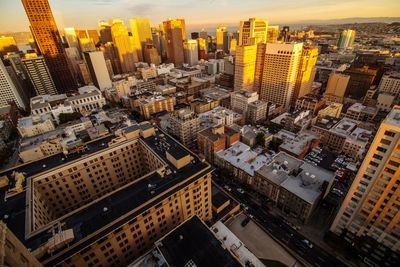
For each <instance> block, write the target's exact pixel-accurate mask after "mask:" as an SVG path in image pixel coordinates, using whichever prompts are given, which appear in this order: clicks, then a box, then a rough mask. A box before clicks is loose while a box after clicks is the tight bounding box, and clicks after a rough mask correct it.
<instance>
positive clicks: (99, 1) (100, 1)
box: [92, 0, 113, 6]
mask: <svg viewBox="0 0 400 267" xmlns="http://www.w3.org/2000/svg"><path fill="white" fill-rule="evenodd" d="M92 2H93V4H95V5H101V6H106V5H107V6H108V5H111V4H112V3H113V0H92Z"/></svg>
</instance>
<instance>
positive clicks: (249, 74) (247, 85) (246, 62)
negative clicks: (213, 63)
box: [233, 44, 257, 91]
mask: <svg viewBox="0 0 400 267" xmlns="http://www.w3.org/2000/svg"><path fill="white" fill-rule="evenodd" d="M256 57H257V45H255V44H254V45H241V46H237V47H236V60H235V81H234V86H233V89H234V90H235V91H237V90H249V91H251V90H254V73H255V67H256Z"/></svg>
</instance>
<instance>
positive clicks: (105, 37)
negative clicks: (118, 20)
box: [98, 20, 112, 44]
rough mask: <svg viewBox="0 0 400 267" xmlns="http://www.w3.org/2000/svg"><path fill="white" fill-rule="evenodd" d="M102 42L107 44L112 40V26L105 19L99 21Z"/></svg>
mask: <svg viewBox="0 0 400 267" xmlns="http://www.w3.org/2000/svg"><path fill="white" fill-rule="evenodd" d="M98 27H99V32H100V42H101V43H103V44H106V43H108V42H112V35H111V26H110V24H108V23H107V22H105V21H102V20H101V21H99V26H98Z"/></svg>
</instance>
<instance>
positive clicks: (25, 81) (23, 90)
mask: <svg viewBox="0 0 400 267" xmlns="http://www.w3.org/2000/svg"><path fill="white" fill-rule="evenodd" d="M3 60H4V61H3V63H4V66H5V67H6V69H7V71H8V74H9V75H10V77H11V80H13V81H14V84H15V85H16V87H17V89H18V92H20V95H21V97H22V98H23V100H24V102H25V103H26V106H27V105H28V104H29V99H30V98H31V97H34V96H35V95H36V92H35V89H34V88H33V85H32V83H31V80H30V78H29V76H28V74H27V73H26V70H25V68H24V66H23V64H22V59H21V55H20V54H16V53H8V54H7V55H5V56H4V58H3Z"/></svg>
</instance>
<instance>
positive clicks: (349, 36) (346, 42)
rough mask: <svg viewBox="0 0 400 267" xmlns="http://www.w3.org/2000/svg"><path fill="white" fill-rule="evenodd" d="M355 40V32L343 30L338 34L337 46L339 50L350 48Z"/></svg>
mask: <svg viewBox="0 0 400 267" xmlns="http://www.w3.org/2000/svg"><path fill="white" fill-rule="evenodd" d="M355 38H356V31H355V30H344V31H342V32H341V33H340V37H339V40H338V44H337V46H338V47H339V48H341V49H344V48H349V47H352V46H353V43H354V40H355Z"/></svg>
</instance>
